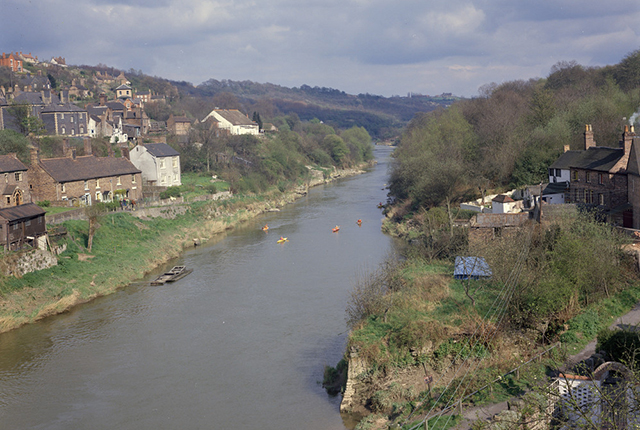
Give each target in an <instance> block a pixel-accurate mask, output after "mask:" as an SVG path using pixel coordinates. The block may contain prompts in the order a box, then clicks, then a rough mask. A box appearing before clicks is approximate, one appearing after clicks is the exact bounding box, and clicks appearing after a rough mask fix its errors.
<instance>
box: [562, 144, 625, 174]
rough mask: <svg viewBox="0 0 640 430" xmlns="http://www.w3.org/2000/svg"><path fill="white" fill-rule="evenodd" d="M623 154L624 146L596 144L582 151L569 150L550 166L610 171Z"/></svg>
mask: <svg viewBox="0 0 640 430" xmlns="http://www.w3.org/2000/svg"><path fill="white" fill-rule="evenodd" d="M623 156H624V149H623V148H605V147H602V146H596V147H591V148H589V149H586V150H582V151H575V150H574V151H567V152H565V153H563V154H562V155H561V156H560V157H559V158H558V159H557V160H556V161H555V162H554V163H553V164H552V165H551V166H549V167H550V168H552V169H570V168H575V169H586V170H596V171H600V172H609V171H610V170H611V169H613V167H614V166H615V165H616V163H617V162H618V161H619V160H620V159H621V158H622V157H623Z"/></svg>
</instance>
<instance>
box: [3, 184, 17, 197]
mask: <svg viewBox="0 0 640 430" xmlns="http://www.w3.org/2000/svg"><path fill="white" fill-rule="evenodd" d="M16 188H18V186H17V185H15V184H7V186H6V187H4V190H2V195H3V196H11V195H13V192H14V191H15V190H16Z"/></svg>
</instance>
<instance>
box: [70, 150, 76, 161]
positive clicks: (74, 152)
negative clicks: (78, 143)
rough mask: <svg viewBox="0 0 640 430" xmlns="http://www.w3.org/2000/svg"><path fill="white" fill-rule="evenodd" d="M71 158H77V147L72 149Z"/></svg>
mask: <svg viewBox="0 0 640 430" xmlns="http://www.w3.org/2000/svg"><path fill="white" fill-rule="evenodd" d="M71 158H73V159H74V160H75V159H76V148H72V149H71Z"/></svg>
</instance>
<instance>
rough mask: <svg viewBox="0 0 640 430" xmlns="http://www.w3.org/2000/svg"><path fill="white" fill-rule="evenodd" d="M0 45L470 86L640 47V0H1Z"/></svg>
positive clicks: (428, 90) (255, 74)
mask: <svg viewBox="0 0 640 430" xmlns="http://www.w3.org/2000/svg"><path fill="white" fill-rule="evenodd" d="M0 11H2V15H3V17H4V18H3V23H2V26H0V41H2V43H1V44H2V48H0V49H2V50H3V51H5V52H15V51H22V52H24V53H29V52H30V53H32V54H33V55H37V56H38V58H39V59H41V60H49V59H51V57H53V56H56V57H57V56H61V57H65V58H66V61H67V64H74V65H82V64H86V65H97V64H99V63H103V64H106V65H108V66H112V67H116V68H119V69H123V70H125V71H126V70H130V69H135V70H142V72H144V73H145V74H148V75H153V76H159V77H163V78H167V79H173V80H184V81H188V82H191V83H193V84H194V85H198V84H200V83H202V82H204V81H206V80H208V79H210V78H214V79H218V80H222V79H229V80H234V81H240V80H251V81H254V82H260V83H265V82H270V83H273V84H278V85H283V86H287V87H294V86H296V87H297V86H300V85H303V84H307V85H310V86H320V87H331V88H336V89H339V90H343V91H345V92H347V93H350V94H358V93H371V94H378V95H384V96H391V95H406V94H407V93H408V92H415V93H421V94H430V95H435V94H440V93H443V92H451V93H454V94H456V95H459V96H474V95H477V94H478V89H479V88H480V87H481V86H482V85H484V84H488V83H491V82H496V83H500V82H504V81H509V80H515V79H529V78H535V77H546V76H547V75H548V74H549V70H550V68H551V67H552V66H553V65H554V64H556V63H557V62H559V61H572V60H575V61H577V62H578V63H580V64H582V65H584V66H603V65H607V64H615V63H618V62H619V61H620V60H621V59H622V58H624V57H625V56H626V55H627V54H629V53H630V52H632V51H635V50H636V49H639V48H640V1H639V0H607V1H603V0H398V1H389V0H266V1H262V2H260V1H256V0H0Z"/></svg>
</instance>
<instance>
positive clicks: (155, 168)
mask: <svg viewBox="0 0 640 430" xmlns="http://www.w3.org/2000/svg"><path fill="white" fill-rule="evenodd" d="M129 157H130V158H131V163H133V165H134V166H136V167H137V168H138V169H140V170H141V171H142V179H143V180H144V181H145V183H148V184H149V185H152V186H161V187H170V186H177V185H181V184H182V181H181V174H180V153H179V152H178V151H176V150H175V149H173V148H172V147H170V146H169V145H167V144H166V143H146V144H144V145H137V146H136V147H135V148H133V149H132V150H131V152H130V154H129Z"/></svg>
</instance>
